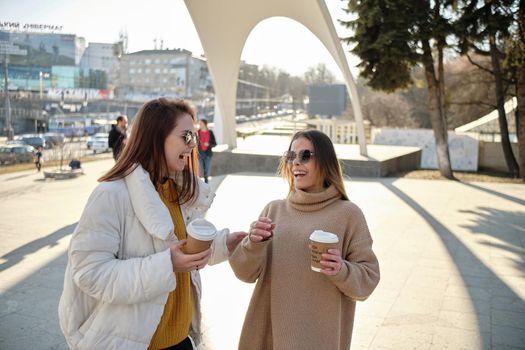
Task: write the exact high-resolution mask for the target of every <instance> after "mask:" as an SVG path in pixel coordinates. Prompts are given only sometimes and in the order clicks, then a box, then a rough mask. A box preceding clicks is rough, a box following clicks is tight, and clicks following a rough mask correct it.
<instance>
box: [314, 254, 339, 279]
mask: <svg viewBox="0 0 525 350" xmlns="http://www.w3.org/2000/svg"><path fill="white" fill-rule="evenodd" d="M321 257H322V259H321V265H322V266H323V268H322V269H321V271H319V272H321V273H324V274H325V275H328V276H335V275H337V273H338V272H339V271H340V270H341V267H342V266H343V259H342V258H341V251H340V250H339V249H328V251H327V252H326V253H323V254H322V255H321Z"/></svg>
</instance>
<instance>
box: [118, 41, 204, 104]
mask: <svg viewBox="0 0 525 350" xmlns="http://www.w3.org/2000/svg"><path fill="white" fill-rule="evenodd" d="M211 90H212V83H211V79H210V76H209V74H208V67H207V65H206V61H205V60H204V59H202V58H199V57H194V56H193V55H192V53H191V51H187V50H184V49H176V50H168V49H166V50H142V51H138V52H134V53H130V54H127V55H123V56H122V59H121V62H120V78H119V93H118V96H119V97H124V98H127V99H131V100H136V99H148V98H151V97H154V96H172V97H182V98H188V99H193V100H200V99H202V98H204V97H205V96H207V95H208V94H209V93H210V92H211Z"/></svg>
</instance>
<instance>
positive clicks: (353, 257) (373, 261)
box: [328, 203, 379, 300]
mask: <svg viewBox="0 0 525 350" xmlns="http://www.w3.org/2000/svg"><path fill="white" fill-rule="evenodd" d="M349 217H350V218H351V220H350V224H349V228H348V232H347V235H348V239H346V240H345V242H344V247H343V258H344V261H343V265H342V267H341V270H340V271H339V273H338V274H337V275H335V276H329V277H328V278H329V279H330V280H331V281H332V282H333V283H334V284H335V285H336V286H337V288H339V290H340V291H341V292H342V293H343V294H345V295H346V296H347V297H349V298H351V299H354V300H365V299H366V298H368V297H369V296H370V294H372V292H373V291H374V289H375V288H376V286H377V284H378V283H379V262H378V261H377V257H376V255H375V254H374V251H373V250H372V237H371V236H370V232H369V230H368V225H367V223H366V220H365V217H364V215H363V213H362V211H361V209H359V207H357V206H356V205H355V204H352V203H351V207H350V213H349Z"/></svg>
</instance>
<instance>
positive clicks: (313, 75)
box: [304, 63, 336, 85]
mask: <svg viewBox="0 0 525 350" xmlns="http://www.w3.org/2000/svg"><path fill="white" fill-rule="evenodd" d="M335 80H336V79H335V75H334V73H332V72H331V71H330V70H329V69H328V67H326V65H325V64H324V63H318V64H317V65H316V66H311V67H309V68H308V69H307V70H306V72H305V73H304V81H305V82H306V84H307V85H314V84H333V83H335Z"/></svg>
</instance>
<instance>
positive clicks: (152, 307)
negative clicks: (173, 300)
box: [58, 166, 228, 350]
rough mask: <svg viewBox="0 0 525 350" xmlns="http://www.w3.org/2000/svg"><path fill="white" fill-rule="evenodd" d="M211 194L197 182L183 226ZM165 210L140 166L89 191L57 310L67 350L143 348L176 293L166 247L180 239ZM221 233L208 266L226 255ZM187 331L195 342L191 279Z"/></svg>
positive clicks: (196, 284) (196, 291) (196, 289)
mask: <svg viewBox="0 0 525 350" xmlns="http://www.w3.org/2000/svg"><path fill="white" fill-rule="evenodd" d="M214 196H215V194H214V193H212V192H211V189H210V187H209V185H207V184H205V183H204V182H199V197H198V199H197V201H196V202H195V203H194V204H193V205H192V206H185V205H183V206H182V214H183V216H184V220H185V222H186V224H188V223H189V222H190V221H191V220H193V219H195V218H197V217H202V216H203V215H204V213H205V212H206V210H207V209H208V208H209V206H210V204H211V202H212V200H213V197H214ZM173 230H174V228H173V222H172V220H171V216H170V213H169V211H168V208H166V206H165V205H164V204H163V203H162V201H161V199H160V197H159V195H158V193H157V191H156V190H155V188H154V186H153V184H152V183H151V180H150V178H149V174H148V173H147V172H146V171H145V170H144V169H143V168H142V167H140V166H138V167H137V168H136V169H135V170H134V171H133V172H132V173H131V174H130V175H128V176H126V177H125V178H124V179H121V180H117V181H111V182H103V183H101V184H99V185H98V186H97V188H96V189H95V190H94V191H93V193H92V194H91V196H90V198H89V200H88V202H87V204H86V207H85V208H84V212H83V214H82V216H81V218H80V220H79V222H78V225H77V227H76V229H75V232H74V233H73V236H72V237H71V242H70V246H69V250H68V258H69V259H68V264H67V268H66V273H65V277H64V290H63V292H62V296H61V298H60V303H59V308H58V313H59V319H60V327H61V329H62V332H63V333H64V335H65V337H66V340H67V343H68V345H69V347H70V348H72V349H90V350H93V349H104V350H109V349H126V350H134V349H137V350H138V349H147V347H148V345H149V343H150V340H151V338H152V337H153V334H154V332H155V330H156V328H157V325H158V323H159V322H160V318H161V316H162V313H163V311H164V305H165V304H166V300H167V298H168V294H169V293H170V292H171V291H173V290H174V289H175V288H176V279H175V275H174V273H173V270H172V264H171V255H170V251H169V247H170V246H171V245H172V244H173V242H174V241H176V240H177V238H176V237H175V234H174V233H173ZM227 234H228V230H227V229H224V230H221V231H220V232H219V234H218V235H217V238H216V239H215V241H214V242H213V255H212V257H211V259H210V261H209V264H214V263H218V262H221V261H224V260H226V259H227V257H228V249H227V247H226V236H227ZM191 279H192V284H193V300H194V303H193V305H194V312H193V321H192V330H191V332H190V334H191V336H192V338H193V339H194V341H195V342H196V343H199V342H200V336H201V334H200V318H201V317H200V316H201V314H200V294H201V293H200V286H201V285H200V277H199V274H198V272H196V271H194V272H192V274H191Z"/></svg>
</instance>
